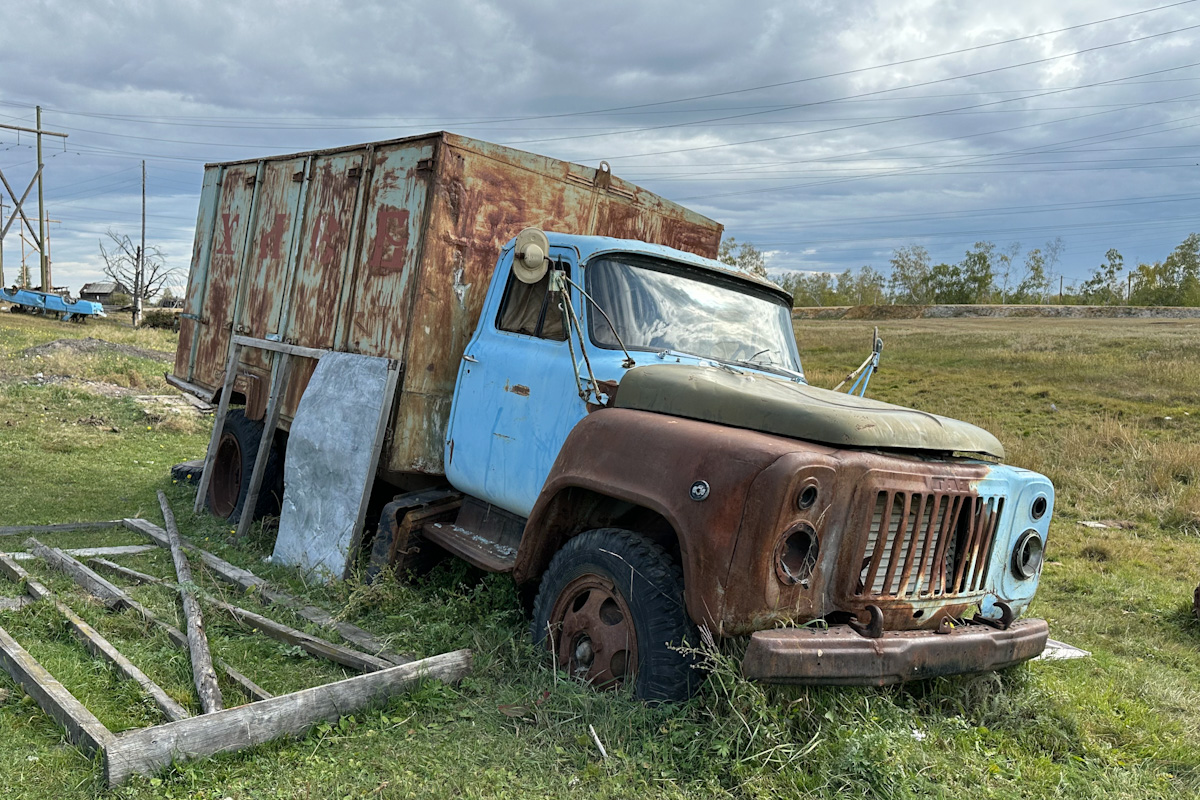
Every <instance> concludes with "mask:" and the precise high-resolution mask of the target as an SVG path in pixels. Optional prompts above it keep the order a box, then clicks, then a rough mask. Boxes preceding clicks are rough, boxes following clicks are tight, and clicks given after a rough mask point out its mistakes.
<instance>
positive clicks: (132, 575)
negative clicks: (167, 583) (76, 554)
mask: <svg viewBox="0 0 1200 800" xmlns="http://www.w3.org/2000/svg"><path fill="white" fill-rule="evenodd" d="M88 565H89V566H92V567H100V568H101V569H103V570H105V571H107V572H110V573H112V574H113V575H120V576H121V577H122V578H124V579H125V580H127V581H133V583H134V585H135V586H136V585H140V584H143V583H162V582H163V580H162V578H156V577H154V576H153V575H147V574H146V573H144V572H138V571H137V570H136V569H130V568H129V567H123V566H121V565H120V564H117V563H114V562H112V561H109V560H108V559H107V558H89V559H88Z"/></svg>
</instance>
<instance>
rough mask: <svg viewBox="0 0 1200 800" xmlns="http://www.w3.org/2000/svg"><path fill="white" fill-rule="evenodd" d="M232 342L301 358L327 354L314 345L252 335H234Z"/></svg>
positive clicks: (318, 356)
mask: <svg viewBox="0 0 1200 800" xmlns="http://www.w3.org/2000/svg"><path fill="white" fill-rule="evenodd" d="M233 343H234V344H236V345H239V346H241V347H256V348H258V349H259V350H270V351H272V352H275V353H287V354H288V355H291V356H302V357H303V358H315V359H318V360H319V359H320V358H321V357H322V356H326V355H329V351H328V350H319V349H317V348H315V347H302V346H300V345H298V344H288V343H287V342H272V341H271V340H270V339H255V338H254V337H252V336H235V337H233Z"/></svg>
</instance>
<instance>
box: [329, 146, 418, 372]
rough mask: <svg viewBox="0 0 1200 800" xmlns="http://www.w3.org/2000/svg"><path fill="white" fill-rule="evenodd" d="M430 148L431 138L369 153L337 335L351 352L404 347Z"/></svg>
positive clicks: (390, 351) (376, 353) (374, 353)
mask: <svg viewBox="0 0 1200 800" xmlns="http://www.w3.org/2000/svg"><path fill="white" fill-rule="evenodd" d="M433 151H434V145H433V141H432V140H426V141H424V142H414V143H403V144H399V145H393V146H390V147H382V148H378V149H376V150H375V151H374V152H373V154H372V156H373V158H372V160H373V164H372V166H371V173H370V175H371V179H370V184H369V185H368V186H367V187H366V189H365V192H366V196H365V199H364V205H363V214H362V218H363V234H362V247H361V248H360V250H359V256H358V258H357V264H356V268H355V270H354V277H353V282H354V294H353V300H352V305H351V307H350V309H349V310H348V311H347V312H346V313H344V314H343V318H342V321H341V325H342V326H343V328H344V333H343V335H342V336H340V337H339V341H341V342H344V343H345V346H346V348H347V349H349V350H351V351H352V352H357V353H363V354H366V355H372V356H391V355H393V354H396V353H402V352H403V351H404V343H405V339H406V337H407V335H408V325H409V320H410V317H409V307H410V306H411V295H412V288H413V286H414V284H415V282H416V278H417V271H418V269H419V266H420V264H419V260H418V259H419V258H420V254H421V227H422V223H423V222H424V218H425V198H426V194H427V190H428V185H429V180H430V176H431V175H432V172H433V169H432V163H431V160H432V157H433Z"/></svg>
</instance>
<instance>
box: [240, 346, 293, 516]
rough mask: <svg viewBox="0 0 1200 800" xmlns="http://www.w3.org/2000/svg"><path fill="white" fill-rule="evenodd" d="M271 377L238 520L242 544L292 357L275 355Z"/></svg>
mask: <svg viewBox="0 0 1200 800" xmlns="http://www.w3.org/2000/svg"><path fill="white" fill-rule="evenodd" d="M274 367H275V368H274V370H273V372H272V375H271V394H270V395H269V396H268V398H267V413H266V416H265V417H264V419H263V433H262V438H261V439H259V442H258V453H257V454H256V455H255V456H254V469H253V470H251V472H250V485H249V486H248V487H247V488H246V502H244V503H243V504H242V514H241V516H240V517H238V526H237V538H238V539H239V540H245V538H246V537H247V536H248V535H249V534H250V526H251V525H252V524H253V523H254V510H255V509H256V508H258V493H259V491H260V490H261V489H262V482H263V476H264V475H265V474H266V472H267V461H268V456H269V455H270V453H271V446H272V445H273V444H274V442H275V428H276V427H277V426H278V425H279V413H280V412H281V411H282V410H283V392H284V390H285V389H286V388H287V384H288V378H289V377H290V376H291V372H292V357H291V355H290V354H288V353H276V355H275V365H274Z"/></svg>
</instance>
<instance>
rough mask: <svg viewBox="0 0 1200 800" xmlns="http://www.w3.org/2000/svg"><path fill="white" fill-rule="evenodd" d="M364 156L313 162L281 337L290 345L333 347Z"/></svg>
mask: <svg viewBox="0 0 1200 800" xmlns="http://www.w3.org/2000/svg"><path fill="white" fill-rule="evenodd" d="M364 155H365V151H363V150H357V151H351V152H346V153H334V154H329V155H322V156H318V157H316V158H314V159H313V162H312V166H311V167H310V170H311V178H310V180H311V184H310V185H309V187H308V197H307V199H306V201H305V208H304V230H303V233H302V234H301V239H300V248H299V253H298V255H297V260H296V268H295V274H294V276H293V279H292V286H291V293H290V298H289V303H288V309H289V318H288V320H287V327H286V339H287V340H288V341H289V342H291V343H293V344H298V345H302V346H304V347H320V348H332V347H333V345H334V334H335V332H336V330H337V317H338V304H339V300H338V298H339V297H340V296H341V287H342V283H343V281H344V280H345V278H346V269H347V265H348V264H349V255H350V240H351V231H352V227H353V222H354V206H355V200H356V199H357V197H358V191H359V185H360V183H361V176H362V168H363V157H364Z"/></svg>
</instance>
